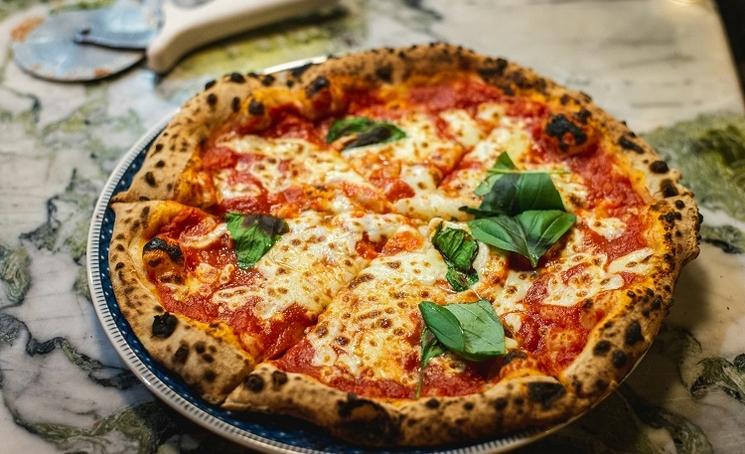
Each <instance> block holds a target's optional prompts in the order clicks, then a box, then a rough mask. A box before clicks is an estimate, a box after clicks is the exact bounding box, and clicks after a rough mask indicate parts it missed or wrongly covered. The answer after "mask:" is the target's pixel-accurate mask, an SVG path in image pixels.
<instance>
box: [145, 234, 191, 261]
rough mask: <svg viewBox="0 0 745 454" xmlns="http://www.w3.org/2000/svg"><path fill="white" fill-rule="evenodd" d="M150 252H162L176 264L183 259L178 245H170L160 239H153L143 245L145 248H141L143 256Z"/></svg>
mask: <svg viewBox="0 0 745 454" xmlns="http://www.w3.org/2000/svg"><path fill="white" fill-rule="evenodd" d="M152 251H163V252H165V253H166V254H167V255H168V257H170V258H171V260H173V261H174V262H176V263H180V262H181V261H182V260H183V259H184V254H183V253H182V252H181V248H180V247H179V246H178V244H171V243H169V242H167V241H166V240H164V239H162V238H158V237H156V238H153V239H152V240H150V241H148V242H147V243H145V246H143V248H142V253H143V254H145V253H146V252H152Z"/></svg>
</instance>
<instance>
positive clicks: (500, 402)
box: [494, 397, 507, 411]
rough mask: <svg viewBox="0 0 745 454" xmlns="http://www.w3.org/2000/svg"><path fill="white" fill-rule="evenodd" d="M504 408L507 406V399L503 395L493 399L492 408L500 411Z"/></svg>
mask: <svg viewBox="0 0 745 454" xmlns="http://www.w3.org/2000/svg"><path fill="white" fill-rule="evenodd" d="M505 408H507V399H505V398H504V397H498V398H496V399H494V409H495V410H497V411H502V410H504V409H505Z"/></svg>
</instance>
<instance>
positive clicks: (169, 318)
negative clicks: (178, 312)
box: [152, 312, 178, 339]
mask: <svg viewBox="0 0 745 454" xmlns="http://www.w3.org/2000/svg"><path fill="white" fill-rule="evenodd" d="M177 325H178V318H176V316H175V315H173V314H170V313H168V312H166V313H165V314H163V315H156V316H154V317H153V326H152V333H153V336H154V337H159V338H161V339H166V338H168V337H171V334H173V332H174V331H175V330H176V326H177Z"/></svg>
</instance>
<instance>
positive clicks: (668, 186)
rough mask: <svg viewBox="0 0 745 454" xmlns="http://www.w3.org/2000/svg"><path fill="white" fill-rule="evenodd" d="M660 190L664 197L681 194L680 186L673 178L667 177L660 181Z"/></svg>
mask: <svg viewBox="0 0 745 454" xmlns="http://www.w3.org/2000/svg"><path fill="white" fill-rule="evenodd" d="M660 191H662V195H663V196H664V197H675V196H676V195H679V192H678V188H677V187H676V186H675V183H673V180H671V179H669V178H665V179H664V180H662V181H661V182H660Z"/></svg>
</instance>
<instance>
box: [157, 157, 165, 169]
mask: <svg viewBox="0 0 745 454" xmlns="http://www.w3.org/2000/svg"><path fill="white" fill-rule="evenodd" d="M165 165H166V162H165V161H164V160H162V159H161V160H159V161H158V162H156V163H155V167H157V168H159V169H160V168H162V167H165Z"/></svg>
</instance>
